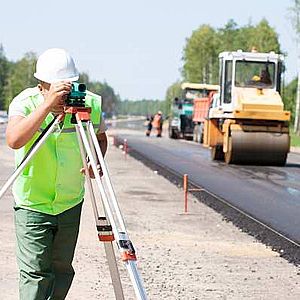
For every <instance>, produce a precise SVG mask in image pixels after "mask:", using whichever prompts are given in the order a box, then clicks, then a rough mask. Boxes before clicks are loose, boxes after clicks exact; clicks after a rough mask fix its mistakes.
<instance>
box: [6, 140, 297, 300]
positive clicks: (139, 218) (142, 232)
mask: <svg viewBox="0 0 300 300" xmlns="http://www.w3.org/2000/svg"><path fill="white" fill-rule="evenodd" d="M0 153H1V157H0V167H1V173H0V184H1V187H2V186H3V184H4V182H5V180H6V178H7V177H8V176H9V174H10V172H11V171H12V155H13V153H12V152H11V151H8V150H7V149H6V147H5V146H4V145H3V142H1V145H0ZM107 163H108V167H109V170H110V174H111V179H112V182H113V185H114V189H115V192H116V195H117V199H118V201H119V204H120V207H121V211H122V213H123V217H124V219H125V222H126V225H127V230H128V233H129V235H130V238H131V240H132V242H133V244H134V246H135V248H136V251H137V256H138V268H139V270H140V273H141V275H142V277H143V280H144V283H145V287H146V290H147V293H148V296H149V299H170V300H171V299H234V300H240V299H280V300H282V299H295V300H296V299H300V270H299V268H297V267H295V266H293V265H291V264H289V263H288V262H287V261H285V260H284V259H282V258H280V257H279V255H278V254H277V253H275V252H273V251H272V250H271V249H269V248H267V247H266V246H264V245H262V244H260V243H258V242H257V241H256V240H255V239H254V238H252V237H250V236H248V235H247V234H245V233H243V232H241V231H240V230H238V229H237V228H236V227H234V226H233V225H232V224H231V223H227V222H225V221H223V220H222V216H220V215H219V214H217V213H215V212H214V211H213V210H211V209H210V208H208V207H206V206H205V205H203V204H201V203H199V202H198V201H197V200H196V199H195V198H193V197H192V196H189V213H188V214H184V213H183V191H182V190H181V189H179V188H178V187H176V186H175V185H173V184H171V183H170V182H168V181H167V180H166V179H164V178H163V177H161V176H160V175H159V174H157V172H154V171H152V170H150V169H148V168H146V167H145V166H144V165H143V164H142V163H140V162H138V161H136V160H134V159H133V158H131V157H127V159H125V156H124V154H123V153H122V151H121V150H120V149H117V148H115V147H113V146H110V147H109V151H108V155H107ZM0 201H1V202H0V203H1V205H0V216H1V218H0V258H1V259H0V300H2V299H5V300H10V299H18V296H17V295H18V291H17V289H18V288H17V277H18V274H17V266H16V261H15V255H14V254H15V238H14V232H13V227H14V225H13V211H12V205H13V199H12V196H11V194H10V193H7V195H6V196H5V197H3V198H2V199H1V200H0ZM117 254H118V252H117ZM119 265H120V272H121V277H122V281H123V287H124V293H125V298H126V299H135V296H134V292H133V288H132V286H131V283H130V280H129V277H128V274H127V271H126V270H125V268H124V267H123V265H122V263H119ZM74 268H75V270H76V275H75V279H74V282H73V285H72V288H71V290H70V292H69V295H68V297H67V299H70V300H81V299H114V294H113V289H112V285H111V283H110V276H109V271H108V267H107V263H106V259H105V254H104V250H103V245H101V243H99V242H98V239H97V235H96V230H95V225H94V217H93V214H92V209H91V205H90V201H89V199H88V198H87V199H86V201H85V204H84V210H83V215H82V224H81V230H80V236H79V241H78V246H77V249H76V255H75V260H74Z"/></svg>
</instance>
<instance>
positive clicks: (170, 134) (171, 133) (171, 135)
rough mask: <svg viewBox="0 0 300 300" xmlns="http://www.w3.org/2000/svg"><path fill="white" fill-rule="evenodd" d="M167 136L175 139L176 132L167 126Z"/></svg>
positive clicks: (176, 136)
mask: <svg viewBox="0 0 300 300" xmlns="http://www.w3.org/2000/svg"><path fill="white" fill-rule="evenodd" d="M169 138H170V139H177V138H178V134H177V133H176V131H175V129H173V128H171V127H169Z"/></svg>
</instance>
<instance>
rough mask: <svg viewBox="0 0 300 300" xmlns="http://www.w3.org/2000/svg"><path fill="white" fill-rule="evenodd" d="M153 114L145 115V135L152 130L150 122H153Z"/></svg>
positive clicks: (148, 134)
mask: <svg viewBox="0 0 300 300" xmlns="http://www.w3.org/2000/svg"><path fill="white" fill-rule="evenodd" d="M153 119H154V116H153V115H151V116H150V117H147V121H148V122H147V130H146V136H150V134H151V130H152V127H153V125H152V122H153Z"/></svg>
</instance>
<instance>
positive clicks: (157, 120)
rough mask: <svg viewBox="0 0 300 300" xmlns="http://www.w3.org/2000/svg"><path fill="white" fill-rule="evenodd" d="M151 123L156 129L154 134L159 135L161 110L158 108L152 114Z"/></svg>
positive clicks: (160, 131) (161, 123)
mask: <svg viewBox="0 0 300 300" xmlns="http://www.w3.org/2000/svg"><path fill="white" fill-rule="evenodd" d="M152 125H153V127H154V128H155V129H156V136H157V137H161V133H162V125H163V118H162V112H161V111H160V110H159V111H158V112H157V114H156V115H155V116H154V118H153V121H152Z"/></svg>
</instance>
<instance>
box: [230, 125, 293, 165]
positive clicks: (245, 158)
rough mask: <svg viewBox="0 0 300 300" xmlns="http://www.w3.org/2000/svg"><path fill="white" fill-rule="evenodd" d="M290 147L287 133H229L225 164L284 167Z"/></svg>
mask: <svg viewBox="0 0 300 300" xmlns="http://www.w3.org/2000/svg"><path fill="white" fill-rule="evenodd" d="M289 147H290V137H289V134H288V133H276V132H245V131H242V130H241V131H235V130H234V131H231V137H230V138H229V150H230V149H231V151H229V153H227V154H225V161H226V162H227V163H257V164H264V165H284V164H285V162H286V158H287V154H288V152H289Z"/></svg>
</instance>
